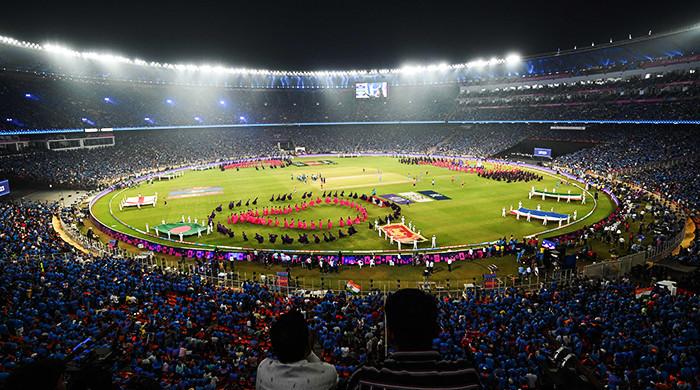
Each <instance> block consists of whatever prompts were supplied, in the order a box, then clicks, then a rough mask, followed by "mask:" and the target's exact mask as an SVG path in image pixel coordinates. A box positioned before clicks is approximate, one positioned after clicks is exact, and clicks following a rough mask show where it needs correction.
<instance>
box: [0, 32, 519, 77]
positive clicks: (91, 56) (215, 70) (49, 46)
mask: <svg viewBox="0 0 700 390" xmlns="http://www.w3.org/2000/svg"><path fill="white" fill-rule="evenodd" d="M0 44H4V45H7V46H14V47H19V48H24V49H32V50H37V51H42V52H46V53H51V54H57V55H61V56H65V57H73V58H81V59H85V60H93V61H97V62H105V63H112V64H129V65H136V66H146V67H151V68H158V69H170V70H177V71H185V72H202V73H208V74H222V75H224V74H232V75H266V76H326V77H328V76H331V77H332V76H364V75H367V76H370V75H372V76H374V75H384V74H403V75H414V74H419V73H428V72H439V71H443V72H444V71H448V70H458V69H471V68H474V69H482V68H485V67H488V66H496V65H502V64H506V65H514V64H518V63H520V62H521V60H522V58H521V57H520V55H518V54H509V55H507V56H506V57H503V58H497V57H493V58H491V59H489V60H485V59H477V60H474V61H469V62H465V63H461V64H447V63H439V64H431V65H405V66H402V67H400V68H387V69H369V70H368V69H365V70H319V71H289V70H269V69H249V68H240V67H229V66H223V65H209V64H201V65H196V64H170V63H167V62H156V61H146V60H142V59H140V58H129V57H125V56H122V55H118V54H110V53H104V52H102V53H101V52H95V51H78V50H74V49H71V48H69V47H67V46H63V45H59V44H54V43H43V44H39V43H34V42H28V41H20V40H17V39H15V38H12V37H7V36H1V35H0Z"/></svg>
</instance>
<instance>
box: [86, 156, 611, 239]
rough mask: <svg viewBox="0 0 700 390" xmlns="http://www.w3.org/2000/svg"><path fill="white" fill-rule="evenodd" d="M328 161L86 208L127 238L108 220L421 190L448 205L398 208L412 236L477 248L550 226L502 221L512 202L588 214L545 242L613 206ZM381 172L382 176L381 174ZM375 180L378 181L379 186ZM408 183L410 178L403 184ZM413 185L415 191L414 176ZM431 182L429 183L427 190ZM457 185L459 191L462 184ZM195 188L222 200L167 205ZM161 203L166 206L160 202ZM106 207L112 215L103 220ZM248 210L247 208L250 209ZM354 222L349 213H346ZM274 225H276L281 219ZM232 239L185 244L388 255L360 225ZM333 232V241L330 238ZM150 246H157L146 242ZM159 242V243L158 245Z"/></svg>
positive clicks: (157, 185) (315, 213)
mask: <svg viewBox="0 0 700 390" xmlns="http://www.w3.org/2000/svg"><path fill="white" fill-rule="evenodd" d="M323 159H329V160H332V161H333V162H334V163H335V164H333V165H319V166H306V167H295V166H290V167H287V168H283V169H265V170H255V169H254V168H245V169H240V170H239V171H236V170H227V171H225V172H222V171H220V170H219V169H212V170H208V171H188V172H185V173H184V175H183V176H182V177H179V178H176V179H173V180H169V181H160V182H159V181H156V182H154V183H153V184H148V183H143V184H141V185H139V186H137V187H134V188H129V189H126V190H123V191H115V192H114V193H112V194H108V195H107V196H105V197H103V198H102V199H100V200H99V201H98V202H97V203H96V204H95V205H94V207H93V214H94V215H95V217H96V218H97V219H99V220H100V221H101V222H102V223H104V224H105V225H106V226H109V227H112V228H113V229H116V230H119V231H122V232H124V233H128V234H131V235H134V236H139V237H143V236H144V235H143V234H141V233H138V232H136V231H134V230H132V229H130V228H129V227H127V226H125V225H123V224H121V223H120V222H118V221H117V220H116V219H115V218H114V216H116V217H117V218H119V219H120V220H121V221H123V222H124V223H125V224H128V225H131V226H133V227H136V228H138V229H141V230H143V229H145V225H146V224H147V223H148V224H149V225H150V226H151V227H152V226H156V225H159V224H160V223H161V222H162V221H163V220H164V221H166V222H177V221H180V219H181V218H182V216H183V215H184V216H185V218H187V217H188V216H189V217H191V218H192V220H194V218H197V219H198V220H200V221H201V220H203V219H204V220H206V217H207V216H208V215H209V214H210V213H211V211H212V210H213V209H214V208H215V207H216V206H218V205H219V204H221V205H222V206H223V209H224V211H223V212H222V213H218V215H217V219H216V221H221V222H222V223H225V221H226V216H227V215H228V214H229V213H230V212H229V210H228V204H229V202H230V201H238V200H241V199H242V200H243V203H245V202H246V200H247V199H253V198H255V197H258V205H257V206H258V208H261V207H264V206H267V205H281V204H282V203H280V202H269V198H270V196H271V195H277V194H280V193H290V192H295V197H294V202H301V199H300V197H301V194H302V193H303V192H305V191H307V192H308V191H313V193H314V195H320V194H321V192H322V191H323V190H333V191H335V190H338V191H342V190H345V191H346V193H347V192H359V193H360V194H362V193H365V194H369V193H370V192H371V191H372V190H373V189H376V192H377V194H379V195H381V194H388V193H392V194H397V193H401V192H416V191H420V190H433V191H436V192H439V193H441V194H443V195H446V196H448V197H450V198H451V199H450V200H443V201H432V202H426V203H412V204H410V205H406V206H403V207H402V209H403V215H404V216H405V217H406V222H408V221H412V222H413V223H414V224H416V226H417V228H418V230H420V231H421V234H422V235H423V236H425V237H428V238H430V237H431V236H432V235H435V236H436V237H437V242H438V245H439V246H445V245H458V244H466V243H480V242H484V241H490V240H495V239H498V238H500V237H503V236H506V237H507V236H510V235H511V234H512V235H514V236H516V237H518V238H522V237H523V236H525V235H530V234H536V233H538V232H541V231H543V230H546V229H548V228H550V229H551V228H553V227H556V225H555V224H553V223H550V224H549V225H548V226H542V223H541V221H540V222H536V221H535V220H533V222H526V221H525V220H524V219H521V220H516V219H515V217H513V216H508V217H506V218H503V217H501V209H502V208H503V207H506V208H509V207H510V206H511V205H512V206H513V207H514V208H516V207H517V205H518V201H522V202H523V206H524V207H528V208H533V209H534V208H536V206H537V204H541V206H542V209H543V210H546V211H549V210H550V209H551V208H552V207H553V208H554V211H555V212H559V213H565V214H571V213H573V211H574V210H576V211H577V212H578V216H579V220H581V218H582V217H584V216H585V215H586V214H588V213H589V212H591V211H592V210H593V213H592V215H590V216H589V217H588V218H587V219H586V220H584V221H581V222H580V223H578V224H576V225H573V226H570V227H567V228H565V229H563V230H561V231H557V232H555V233H550V235H557V234H561V233H562V232H566V231H572V230H576V229H579V228H580V227H582V226H583V225H587V224H591V223H593V222H595V221H598V220H600V219H602V218H604V217H606V216H607V215H608V214H610V212H611V211H612V210H613V203H612V201H611V200H610V199H609V198H608V197H607V196H605V195H604V194H603V193H602V192H601V193H600V196H599V199H598V205H597V207H596V208H595V210H594V202H593V199H592V197H589V198H588V202H587V204H585V205H581V204H580V203H579V202H575V203H574V202H572V203H569V204H567V203H565V202H561V203H557V202H556V200H551V199H547V200H544V201H543V200H541V199H534V198H533V199H531V200H530V199H528V196H527V195H528V191H529V189H530V187H531V186H532V185H535V186H536V188H537V189H540V190H541V189H544V188H547V189H548V190H549V191H552V190H554V189H555V185H556V183H558V182H559V179H558V178H554V177H550V176H547V175H545V179H544V180H543V181H541V182H530V183H505V182H497V181H493V180H488V179H483V178H479V177H478V176H477V175H475V174H469V173H458V172H453V171H449V170H447V169H444V168H437V167H430V166H415V165H410V166H409V165H403V164H400V163H399V162H398V161H397V160H396V159H394V158H390V157H359V158H323ZM317 160H321V158H309V159H295V161H317ZM380 172H381V175H380ZM302 173H305V174H307V175H310V174H314V173H320V174H321V175H323V176H325V177H326V178H327V183H326V185H325V186H324V188H323V190H322V189H321V185H320V183H318V182H316V183H313V182H311V181H309V184H304V183H301V182H299V181H297V180H295V179H293V178H292V177H293V176H296V175H298V174H302ZM380 176H381V179H380ZM409 176H410V178H409ZM416 176H417V177H418V181H417V183H416V184H415V186H414V181H413V178H414V177H416ZM432 180H435V184H434V185H433V184H432ZM462 182H464V185H462ZM194 187H221V190H222V191H223V193H220V194H215V195H209V196H199V197H189V198H179V199H173V198H172V197H171V195H170V194H171V193H172V192H176V191H186V190H188V189H191V188H194ZM569 189H571V190H572V192H574V193H579V192H580V191H581V190H580V189H578V188H576V187H574V186H573V185H560V186H558V187H557V188H556V191H557V192H564V193H566V192H567V190H569ZM156 192H157V193H158V204H157V206H156V207H143V208H141V209H136V208H133V209H125V210H123V211H120V210H119V207H118V205H119V201H120V200H121V199H122V198H123V197H125V196H126V197H128V196H137V195H138V194H142V195H153V194H155V193H156ZM166 200H167V205H165V204H164V201H166ZM110 202H111V212H112V213H114V216H113V215H112V214H111V213H110ZM365 206H366V208H367V210H368V211H369V219H370V221H374V219H375V218H377V217H379V216H383V215H385V214H387V210H386V209H380V208H377V207H374V206H372V205H370V204H365ZM252 207H253V206H251V208H252ZM246 209H247V208H245V207H239V208H236V209H234V211H244V210H246ZM348 214H350V213H349V212H348V209H342V208H336V207H329V206H322V207H318V208H313V209H310V210H307V211H305V212H303V213H299V214H294V215H292V217H294V218H296V217H299V218H303V219H306V220H307V221H311V220H316V221H317V220H318V219H322V220H323V221H324V222H325V221H326V220H327V219H329V218H330V219H332V220H333V221H334V223H335V224H337V220H338V218H339V217H341V216H347V215H348ZM352 215H354V213H353V214H352ZM280 220H281V218H280ZM229 227H231V228H232V230H233V231H234V232H235V237H234V238H229V237H227V236H224V235H221V234H219V233H216V232H214V233H212V234H211V235H208V236H206V235H205V236H203V237H201V238H198V237H196V236H194V237H189V238H187V239H186V240H189V241H191V242H197V243H206V244H211V245H226V246H235V247H248V248H251V247H252V248H255V247H257V248H287V249H319V250H352V249H364V250H380V249H395V247H393V246H391V245H390V244H389V242H388V241H385V240H384V239H382V238H379V237H378V235H377V233H376V232H375V231H373V230H369V229H368V225H367V223H363V224H360V225H359V226H357V229H358V230H359V233H358V234H356V235H355V236H353V237H348V238H344V239H339V240H336V241H335V242H332V243H325V242H323V241H322V242H321V243H319V244H314V243H311V244H308V245H302V244H299V243H297V242H296V238H297V233H298V232H299V231H296V230H289V229H287V230H285V229H280V228H274V227H261V226H255V225H230V226H229ZM242 231H245V232H246V234H247V235H248V236H249V238H250V241H243V240H242V237H241V232H242ZM256 232H257V233H260V234H262V235H263V236H265V239H266V240H265V242H264V243H263V244H261V245H258V243H257V242H256V241H254V240H252V237H253V235H254V234H255V233H256ZM283 232H287V233H288V234H290V236H292V237H293V238H295V243H294V244H293V245H290V246H284V245H282V244H281V242H280V240H279V239H278V241H277V243H275V244H271V243H269V242H267V235H268V233H276V234H281V233H283ZM337 233H338V230H337V226H336V227H335V228H334V234H335V235H336V236H337ZM149 238H150V239H152V240H153V241H159V240H157V239H155V238H152V237H149ZM161 241H162V240H161ZM429 244H430V242H425V243H422V244H421V247H422V248H427V247H429Z"/></svg>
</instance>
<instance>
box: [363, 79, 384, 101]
mask: <svg viewBox="0 0 700 390" xmlns="http://www.w3.org/2000/svg"><path fill="white" fill-rule="evenodd" d="M387 96H388V91H387V83H386V81H383V82H380V83H355V98H357V99H380V98H386V97H387Z"/></svg>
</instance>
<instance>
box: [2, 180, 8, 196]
mask: <svg viewBox="0 0 700 390" xmlns="http://www.w3.org/2000/svg"><path fill="white" fill-rule="evenodd" d="M9 193H10V182H9V181H7V180H0V196H3V195H7V194H9Z"/></svg>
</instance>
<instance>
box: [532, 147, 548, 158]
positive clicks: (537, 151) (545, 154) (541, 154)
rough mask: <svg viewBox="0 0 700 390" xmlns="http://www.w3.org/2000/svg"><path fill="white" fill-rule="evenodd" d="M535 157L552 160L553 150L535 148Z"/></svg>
mask: <svg viewBox="0 0 700 390" xmlns="http://www.w3.org/2000/svg"><path fill="white" fill-rule="evenodd" d="M533 155H534V156H535V157H546V158H552V149H546V148H535V152H534V153H533Z"/></svg>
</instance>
